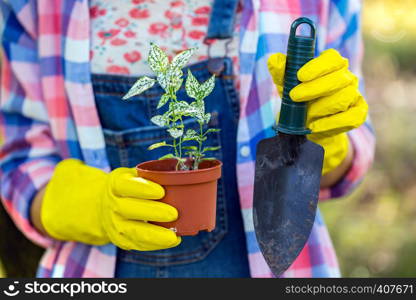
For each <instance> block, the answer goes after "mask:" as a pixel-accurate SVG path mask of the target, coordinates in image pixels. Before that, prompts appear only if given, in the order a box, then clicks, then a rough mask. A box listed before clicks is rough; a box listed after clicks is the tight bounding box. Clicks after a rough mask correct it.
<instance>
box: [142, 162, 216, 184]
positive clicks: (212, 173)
mask: <svg viewBox="0 0 416 300" xmlns="http://www.w3.org/2000/svg"><path fill="white" fill-rule="evenodd" d="M176 162H177V160H176V159H165V160H149V161H146V162H143V163H140V164H138V165H137V166H136V170H137V174H138V175H139V176H140V177H143V178H145V179H149V180H152V181H155V182H157V183H159V184H161V185H189V184H198V183H204V182H212V181H216V180H218V179H219V178H220V177H221V168H222V162H221V161H220V160H218V159H216V160H212V161H204V162H203V163H204V164H206V165H207V167H206V168H203V169H198V170H189V171H176V170H168V169H170V168H172V166H173V167H174V166H175V165H176ZM150 166H152V167H153V168H149V167H150ZM167 167H168V168H167ZM169 167H170V168H169ZM165 168H166V170H164V169H165Z"/></svg>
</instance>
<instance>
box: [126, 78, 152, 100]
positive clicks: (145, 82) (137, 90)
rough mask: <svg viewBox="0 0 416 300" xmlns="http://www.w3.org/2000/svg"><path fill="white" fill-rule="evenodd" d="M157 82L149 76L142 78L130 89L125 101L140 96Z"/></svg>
mask: <svg viewBox="0 0 416 300" xmlns="http://www.w3.org/2000/svg"><path fill="white" fill-rule="evenodd" d="M155 82H156V80H154V79H152V78H149V77H147V76H143V77H140V78H139V79H138V80H137V81H136V83H135V84H133V86H132V87H131V88H130V90H129V91H128V92H127V94H125V95H124V96H123V100H126V99H128V98H130V97H133V96H136V95H139V94H141V93H143V92H144V91H145V90H147V89H149V88H151V87H152V86H153V85H154V84H155Z"/></svg>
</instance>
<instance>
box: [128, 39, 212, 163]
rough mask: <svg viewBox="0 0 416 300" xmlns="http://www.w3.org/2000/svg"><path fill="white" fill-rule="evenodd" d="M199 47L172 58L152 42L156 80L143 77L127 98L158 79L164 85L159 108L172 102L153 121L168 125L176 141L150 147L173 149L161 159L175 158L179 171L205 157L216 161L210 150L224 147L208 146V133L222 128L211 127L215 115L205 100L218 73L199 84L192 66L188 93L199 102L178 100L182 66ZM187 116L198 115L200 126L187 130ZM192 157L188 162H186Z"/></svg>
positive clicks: (151, 50)
mask: <svg viewBox="0 0 416 300" xmlns="http://www.w3.org/2000/svg"><path fill="white" fill-rule="evenodd" d="M195 50H196V49H195V48H190V49H187V50H184V51H182V52H181V53H179V54H178V55H176V56H175V57H174V58H173V59H172V61H171V62H170V61H169V58H168V56H167V55H166V53H164V52H163V50H162V49H160V48H159V47H158V46H157V45H156V44H153V43H151V44H150V51H149V57H148V63H149V67H150V69H151V70H152V71H153V72H154V73H155V75H156V77H155V78H156V79H153V78H149V77H147V76H143V77H140V78H139V79H138V80H137V81H136V83H135V84H134V85H133V86H132V87H131V88H130V90H129V91H128V92H127V94H126V95H125V96H124V97H123V99H128V98H130V97H133V96H136V95H139V94H141V93H142V92H144V91H146V90H147V89H149V88H151V87H152V86H153V85H154V84H155V83H156V82H157V83H159V85H160V86H161V87H162V88H163V90H164V91H165V93H164V94H163V95H162V97H161V98H160V100H159V104H158V106H157V108H158V109H159V108H161V107H163V106H164V105H168V109H167V111H166V112H165V113H164V114H161V115H156V116H154V117H152V118H151V121H152V122H153V123H154V124H156V125H157V126H160V127H165V128H166V130H167V132H168V133H169V135H170V136H171V137H172V139H173V141H172V143H171V144H169V143H167V142H166V141H162V142H158V143H155V144H153V145H151V146H150V147H149V148H148V149H149V150H153V149H156V148H160V147H168V148H171V149H172V153H169V154H166V155H164V156H162V157H161V158H159V159H168V158H173V159H176V160H177V161H178V163H177V165H176V169H177V170H196V169H198V166H199V163H200V162H202V161H204V160H212V159H213V158H210V157H206V153H207V152H209V151H215V150H218V149H219V148H220V147H204V142H205V141H206V140H207V136H208V134H210V133H212V132H218V131H219V129H214V128H208V129H205V128H206V127H205V126H204V125H208V123H209V121H210V119H211V114H210V113H206V112H205V103H204V99H205V98H206V97H207V96H208V95H209V94H210V93H211V92H212V90H213V89H214V85H215V76H214V75H212V76H211V78H209V79H208V80H207V81H205V82H204V83H202V84H201V83H199V82H198V80H197V79H196V78H195V77H194V76H193V75H192V72H191V71H190V70H189V69H188V76H187V79H186V83H185V90H186V93H187V94H188V96H189V97H190V98H192V99H195V101H193V102H191V103H188V102H186V101H183V100H180V99H177V97H176V93H177V91H178V90H179V89H180V87H181V86H182V82H183V72H182V68H183V67H184V66H185V65H186V64H187V63H188V61H189V59H190V57H191V56H192V54H193V53H194V52H195ZM186 118H194V119H195V120H196V121H197V123H198V124H199V129H197V130H195V129H189V128H188V129H187V128H185V125H184V120H185V119H186ZM187 158H188V162H190V163H186V162H187Z"/></svg>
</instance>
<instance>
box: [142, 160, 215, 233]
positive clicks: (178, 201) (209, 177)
mask: <svg viewBox="0 0 416 300" xmlns="http://www.w3.org/2000/svg"><path fill="white" fill-rule="evenodd" d="M176 163H177V161H176V160H175V159H165V160H151V161H147V162H144V163H141V164H138V165H137V167H136V169H137V174H138V175H139V176H140V177H143V178H146V179H148V180H151V181H154V182H157V183H159V184H160V185H162V186H163V187H164V188H165V192H166V194H165V197H164V198H163V199H161V200H160V201H162V202H164V203H167V204H169V205H172V206H173V207H175V208H176V209H177V210H178V213H179V216H178V219H177V220H176V221H174V222H163V223H162V222H152V223H154V224H157V225H160V226H163V227H166V228H171V229H173V230H175V232H176V234H177V235H196V234H197V233H198V232H199V231H201V230H207V231H212V230H214V228H215V217H216V206H217V181H218V179H219V178H220V177H221V166H222V163H221V162H220V161H219V160H210V161H203V162H201V163H200V165H199V169H198V170H192V171H176V170H175V166H176ZM188 163H189V162H188Z"/></svg>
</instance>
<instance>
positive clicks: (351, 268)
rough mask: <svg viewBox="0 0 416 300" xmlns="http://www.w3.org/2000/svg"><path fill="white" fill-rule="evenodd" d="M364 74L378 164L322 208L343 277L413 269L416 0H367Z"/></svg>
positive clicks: (406, 273) (415, 231)
mask: <svg viewBox="0 0 416 300" xmlns="http://www.w3.org/2000/svg"><path fill="white" fill-rule="evenodd" d="M363 29H364V38H365V47H366V48H365V53H366V55H365V60H364V76H365V81H366V94H367V97H366V99H367V101H368V102H369V105H370V116H371V118H372V122H373V125H374V128H375V130H376V134H377V150H376V157H375V163H374V166H373V168H372V169H371V171H370V172H369V173H368V175H367V176H366V178H365V180H364V182H363V184H362V185H361V186H360V187H359V188H358V189H357V190H356V191H355V192H354V193H353V194H352V195H350V196H349V197H346V198H344V199H339V200H332V201H331V202H328V203H324V204H322V205H321V206H320V207H321V209H322V211H323V214H324V216H325V221H326V223H327V225H328V228H329V231H330V234H331V237H332V239H333V242H334V245H335V248H336V250H337V255H338V259H339V262H340V265H341V271H342V275H343V276H344V277H382V276H385V277H410V276H412V277H415V275H416V267H415V263H416V258H415V253H416V123H415V120H416V118H415V116H416V1H413V0H411V1H396V0H364V11H363Z"/></svg>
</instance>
